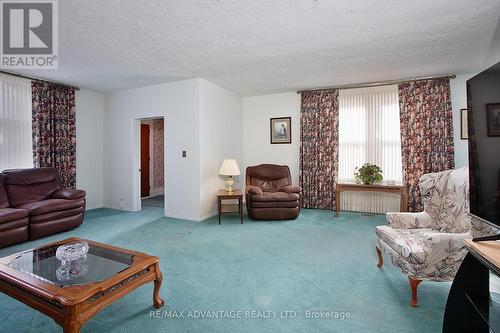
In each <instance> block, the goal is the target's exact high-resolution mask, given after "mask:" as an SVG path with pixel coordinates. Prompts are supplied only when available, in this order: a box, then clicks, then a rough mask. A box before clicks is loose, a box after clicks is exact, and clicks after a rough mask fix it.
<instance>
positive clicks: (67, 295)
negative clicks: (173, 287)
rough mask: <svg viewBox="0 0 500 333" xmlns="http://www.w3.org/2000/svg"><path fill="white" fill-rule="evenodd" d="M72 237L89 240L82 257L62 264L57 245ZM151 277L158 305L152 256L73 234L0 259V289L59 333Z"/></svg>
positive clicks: (160, 302) (71, 329) (155, 265)
mask: <svg viewBox="0 0 500 333" xmlns="http://www.w3.org/2000/svg"><path fill="white" fill-rule="evenodd" d="M78 241H85V242H87V243H88V244H89V252H88V254H87V257H86V258H81V259H79V260H76V261H72V262H70V263H67V264H66V265H62V264H61V262H60V261H59V260H58V259H57V258H56V250H57V248H58V247H59V246H61V245H63V244H67V243H72V242H78ZM152 281H154V292H153V304H154V306H155V307H156V308H160V307H162V306H163V304H164V302H163V300H162V299H161V297H160V287H161V282H162V273H161V271H160V259H159V258H158V257H154V256H150V255H147V254H145V253H141V252H136V251H131V250H126V249H122V248H118V247H115V246H111V245H106V244H102V243H97V242H93V241H89V240H81V239H79V238H68V239H65V240H62V241H59V242H55V243H51V244H48V245H44V246H41V247H39V248H36V249H32V250H27V251H23V252H19V253H16V254H13V255H10V256H8V257H4V258H0V291H1V292H3V293H5V294H7V295H9V296H11V297H13V298H15V299H17V300H19V301H21V302H23V303H24V304H26V305H29V306H31V307H32V308H34V309H36V310H38V311H40V312H42V313H44V314H46V315H47V316H49V317H51V318H52V319H54V320H55V321H56V323H58V324H59V325H61V326H62V327H63V329H64V332H71V333H73V332H80V328H81V327H82V326H83V324H84V323H85V322H86V321H87V320H89V319H90V318H92V317H93V316H95V315H96V313H97V312H99V311H101V310H102V309H104V308H105V307H106V306H108V305H110V304H111V303H113V302H114V301H116V300H117V299H119V298H121V297H123V296H125V295H126V294H128V293H130V292H131V291H133V290H135V289H137V288H138V287H140V286H142V285H143V284H146V283H149V282H152Z"/></svg>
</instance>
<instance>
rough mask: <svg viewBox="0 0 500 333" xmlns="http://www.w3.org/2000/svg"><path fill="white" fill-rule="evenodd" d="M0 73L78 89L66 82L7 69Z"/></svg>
mask: <svg viewBox="0 0 500 333" xmlns="http://www.w3.org/2000/svg"><path fill="white" fill-rule="evenodd" d="M0 73H2V74H7V75H11V76H17V77H21V78H23V79H28V80H36V81H42V82H48V83H52V84H55V85H58V86H63V87H68V88H73V89H75V90H80V88H78V87H75V86H72V85H69V84H66V83H62V82H57V81H50V80H46V79H40V78H38V77H34V76H28V75H23V74H18V73H14V72H8V71H4V70H0Z"/></svg>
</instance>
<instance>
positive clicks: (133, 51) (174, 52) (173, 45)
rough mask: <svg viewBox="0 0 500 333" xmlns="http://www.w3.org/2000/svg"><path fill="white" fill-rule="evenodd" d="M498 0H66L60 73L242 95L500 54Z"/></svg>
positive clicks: (43, 73)
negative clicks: (205, 86) (205, 85)
mask: <svg viewBox="0 0 500 333" xmlns="http://www.w3.org/2000/svg"><path fill="white" fill-rule="evenodd" d="M499 17H500V1H499V0H473V1H472V0H419V1H401V0H393V1H388V0H378V1H373V0H349V1H341V0H335V1H334V0H317V1H314V0H273V1H269V0H248V1H243V0H241V1H237V0H197V1H195V0H192V1H188V0H169V1H137V0H122V1H119V0H106V1H103V0H85V1H81V0H80V1H77V0H64V1H59V40H60V42H59V69H58V70H38V71H34V70H28V71H23V73H25V74H30V75H35V76H40V77H44V78H48V79H53V80H58V81H62V82H66V83H70V84H74V85H77V86H80V87H82V88H87V89H92V90H96V91H101V92H108V91H115V90H119V89H125V88H132V87H139V86H145V85H151V84H156V83H160V82H168V81H176V80H181V79H187V78H193V77H203V78H206V79H208V80H210V81H212V82H214V83H216V84H218V85H220V86H223V87H226V88H228V89H231V90H233V91H235V92H238V93H240V94H241V95H244V96H249V95H257V94H265V93H274V92H282V91H290V90H297V89H303V88H312V87H321V86H330V85H337V84H350V83H359V82H367V81H378V80H386V79H399V78H406V77H411V76H423V75H434V74H444V73H468V72H477V71H479V70H482V69H484V68H485V67H487V66H489V65H491V64H493V63H495V62H497V61H500V49H499V46H500V28H499Z"/></svg>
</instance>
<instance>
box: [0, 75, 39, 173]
mask: <svg viewBox="0 0 500 333" xmlns="http://www.w3.org/2000/svg"><path fill="white" fill-rule="evenodd" d="M32 140H33V139H32V132H31V81H30V80H26V79H21V78H17V77H14V76H11V75H5V74H0V171H2V170H5V169H12V168H29V167H33V147H32Z"/></svg>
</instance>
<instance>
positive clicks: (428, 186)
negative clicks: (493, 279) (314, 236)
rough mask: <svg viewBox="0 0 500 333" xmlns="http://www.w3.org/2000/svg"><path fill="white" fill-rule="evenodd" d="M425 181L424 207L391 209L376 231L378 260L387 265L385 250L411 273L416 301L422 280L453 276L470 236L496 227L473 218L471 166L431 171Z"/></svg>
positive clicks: (414, 301)
mask: <svg viewBox="0 0 500 333" xmlns="http://www.w3.org/2000/svg"><path fill="white" fill-rule="evenodd" d="M419 187H420V192H421V195H422V201H423V203H424V211H423V212H420V213H387V215H386V217H387V223H388V225H384V226H377V227H376V231H375V232H376V234H377V247H376V251H377V254H378V258H379V263H378V265H377V266H378V267H379V268H381V267H382V264H383V259H382V253H384V254H385V255H387V256H389V257H390V258H391V261H392V263H393V264H394V265H395V266H396V267H398V268H399V269H400V270H401V271H402V272H403V274H405V275H406V276H408V279H409V282H410V287H411V292H412V298H411V303H410V304H411V305H412V306H417V286H418V284H419V283H420V282H422V280H432V281H451V280H453V278H454V277H455V274H456V273H457V270H458V268H459V266H460V264H461V263H462V260H463V259H464V257H465V255H466V254H467V249H466V248H465V245H464V242H463V240H464V239H466V238H472V237H476V236H483V235H486V234H492V233H495V231H494V230H492V229H491V227H486V226H484V225H483V224H482V223H481V222H479V221H474V223H473V221H471V217H470V216H469V215H468V211H469V200H468V194H469V186H468V171H467V168H460V169H455V170H447V171H442V172H436V173H429V174H425V175H423V176H422V177H421V178H420V184H419ZM476 222H479V223H480V224H477V227H475V226H476Z"/></svg>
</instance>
